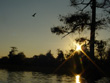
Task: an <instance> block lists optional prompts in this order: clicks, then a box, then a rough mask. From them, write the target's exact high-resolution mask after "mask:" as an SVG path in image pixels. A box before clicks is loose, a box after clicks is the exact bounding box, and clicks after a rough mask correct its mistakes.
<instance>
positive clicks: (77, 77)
mask: <svg viewBox="0 0 110 83" xmlns="http://www.w3.org/2000/svg"><path fill="white" fill-rule="evenodd" d="M75 80H76V83H80V75H76V76H75Z"/></svg>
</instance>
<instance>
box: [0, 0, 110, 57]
mask: <svg viewBox="0 0 110 83" xmlns="http://www.w3.org/2000/svg"><path fill="white" fill-rule="evenodd" d="M74 11H75V9H74V8H73V7H70V1H69V0H0V57H2V56H7V55H8V54H9V51H10V50H11V48H10V47H13V46H14V47H17V48H18V52H24V54H25V55H26V57H32V56H34V55H39V54H41V53H43V54H45V53H47V52H48V51H49V50H51V51H52V53H53V54H54V56H56V51H57V49H61V50H68V49H69V48H70V47H71V43H72V42H71V39H72V38H75V37H76V35H77V34H75V35H72V36H71V37H70V36H68V37H65V38H64V39H61V37H62V36H57V35H55V34H52V33H51V30H50V29H51V28H52V27H54V26H57V25H63V23H62V22H60V21H59V19H58V17H59V15H60V14H61V15H67V14H69V13H73V12H74ZM34 13H36V16H35V17H32V15H33V14H34ZM86 33H87V32H84V33H83V36H87V34H86ZM102 33H103V36H104V34H105V32H101V34H102ZM105 35H106V34H105ZM107 35H108V34H107ZM77 36H78V35H77ZM108 36H110V35H108Z"/></svg>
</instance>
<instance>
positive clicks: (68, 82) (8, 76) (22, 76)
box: [0, 70, 109, 83]
mask: <svg viewBox="0 0 110 83" xmlns="http://www.w3.org/2000/svg"><path fill="white" fill-rule="evenodd" d="M76 79H77V81H76ZM80 79H81V78H80V76H76V78H75V77H74V76H67V75H55V74H43V73H39V72H12V71H6V70H0V83H85V82H80ZM108 81H109V80H108V79H107V78H104V79H101V80H99V81H97V82H96V83H109V82H108Z"/></svg>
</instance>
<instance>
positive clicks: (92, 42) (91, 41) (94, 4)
mask: <svg viewBox="0 0 110 83" xmlns="http://www.w3.org/2000/svg"><path fill="white" fill-rule="evenodd" d="M91 8H92V24H91V32H90V57H91V58H92V59H94V42H95V27H96V0H92V7H91Z"/></svg>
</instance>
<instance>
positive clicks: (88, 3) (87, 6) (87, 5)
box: [81, 0, 92, 11]
mask: <svg viewBox="0 0 110 83" xmlns="http://www.w3.org/2000/svg"><path fill="white" fill-rule="evenodd" d="M91 2H92V0H90V1H89V3H87V4H86V6H85V7H84V8H83V9H82V10H81V11H83V10H84V9H85V8H87V7H88V6H89V4H90V3H91Z"/></svg>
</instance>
